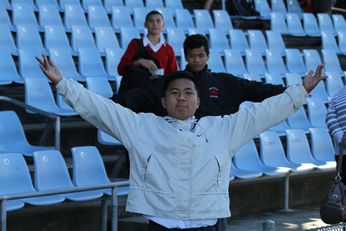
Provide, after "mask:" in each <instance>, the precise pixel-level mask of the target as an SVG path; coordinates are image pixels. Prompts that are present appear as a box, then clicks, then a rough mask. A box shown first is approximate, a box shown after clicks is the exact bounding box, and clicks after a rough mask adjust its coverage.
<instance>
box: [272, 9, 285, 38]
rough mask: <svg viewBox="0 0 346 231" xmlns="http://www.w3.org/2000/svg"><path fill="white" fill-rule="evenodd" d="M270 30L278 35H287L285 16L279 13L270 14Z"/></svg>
mask: <svg viewBox="0 0 346 231" xmlns="http://www.w3.org/2000/svg"><path fill="white" fill-rule="evenodd" d="M270 25H271V30H273V31H275V32H278V33H280V34H289V32H288V27H287V23H286V16H285V15H284V14H282V13H280V12H271V14H270Z"/></svg>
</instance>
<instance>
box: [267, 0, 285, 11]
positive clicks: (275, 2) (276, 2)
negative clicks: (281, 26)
mask: <svg viewBox="0 0 346 231" xmlns="http://www.w3.org/2000/svg"><path fill="white" fill-rule="evenodd" d="M270 3H271V11H272V12H280V13H282V14H286V13H287V9H286V6H285V2H284V1H283V0H271V1H270Z"/></svg>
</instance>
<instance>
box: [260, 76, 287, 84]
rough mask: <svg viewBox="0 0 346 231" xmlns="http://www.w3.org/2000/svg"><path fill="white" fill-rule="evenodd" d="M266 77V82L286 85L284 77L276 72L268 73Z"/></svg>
mask: <svg viewBox="0 0 346 231" xmlns="http://www.w3.org/2000/svg"><path fill="white" fill-rule="evenodd" d="M264 79H265V82H266V83H270V84H281V85H285V83H284V81H283V79H282V77H281V76H280V75H278V74H275V73H266V74H265V76H264Z"/></svg>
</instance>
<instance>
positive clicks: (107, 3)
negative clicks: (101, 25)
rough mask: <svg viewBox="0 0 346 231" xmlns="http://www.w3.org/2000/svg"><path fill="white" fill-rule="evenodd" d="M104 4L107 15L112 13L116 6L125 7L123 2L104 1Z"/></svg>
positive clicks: (121, 0) (114, 0) (117, 0)
mask: <svg viewBox="0 0 346 231" xmlns="http://www.w3.org/2000/svg"><path fill="white" fill-rule="evenodd" d="M103 4H104V7H105V9H106V11H107V13H112V8H113V7H114V6H116V7H117V6H124V3H123V0H104V1H103Z"/></svg>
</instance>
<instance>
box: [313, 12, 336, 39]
mask: <svg viewBox="0 0 346 231" xmlns="http://www.w3.org/2000/svg"><path fill="white" fill-rule="evenodd" d="M317 21H318V25H319V26H320V30H321V32H327V33H330V34H332V35H335V34H336V31H335V29H334V25H333V22H332V19H331V17H330V15H329V14H327V13H318V14H317Z"/></svg>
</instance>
